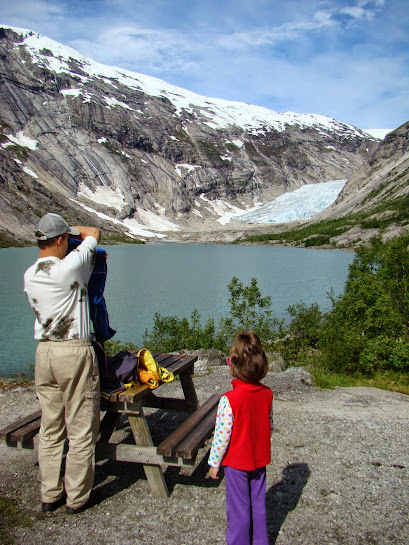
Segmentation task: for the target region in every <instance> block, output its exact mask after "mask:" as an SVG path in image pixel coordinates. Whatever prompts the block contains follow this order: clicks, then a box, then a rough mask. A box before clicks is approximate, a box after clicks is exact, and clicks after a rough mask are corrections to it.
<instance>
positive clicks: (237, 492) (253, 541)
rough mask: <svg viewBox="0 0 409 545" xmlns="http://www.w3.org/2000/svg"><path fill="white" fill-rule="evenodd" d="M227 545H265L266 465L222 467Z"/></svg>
mask: <svg viewBox="0 0 409 545" xmlns="http://www.w3.org/2000/svg"><path fill="white" fill-rule="evenodd" d="M224 475H225V479H226V513H227V532H226V540H227V544H228V545H268V535H267V516H266V468H265V467H260V468H258V469H255V470H254V471H241V470H239V469H233V468H232V467H228V466H225V467H224Z"/></svg>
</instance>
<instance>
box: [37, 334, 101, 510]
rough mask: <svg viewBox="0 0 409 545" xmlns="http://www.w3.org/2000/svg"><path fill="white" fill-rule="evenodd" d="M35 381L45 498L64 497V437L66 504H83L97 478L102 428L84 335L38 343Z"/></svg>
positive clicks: (95, 367)
mask: <svg viewBox="0 0 409 545" xmlns="http://www.w3.org/2000/svg"><path fill="white" fill-rule="evenodd" d="M35 384H36V390H37V395H38V399H39V401H40V405H41V409H42V420H41V428H40V434H39V437H40V440H39V448H38V461H39V465H40V474H41V499H42V501H43V502H45V503H53V502H55V501H58V500H59V499H60V498H61V497H62V496H63V495H64V485H63V482H62V479H61V461H62V455H63V450H64V443H65V439H66V438H68V454H67V457H66V464H65V492H66V493H67V505H68V506H69V507H80V506H82V505H84V504H85V503H86V502H87V501H88V498H89V495H90V493H91V489H92V485H93V481H94V452H95V442H96V440H97V435H98V430H99V406H100V399H99V374H98V364H97V360H96V356H95V352H94V349H93V348H92V345H91V342H90V341H89V340H85V339H79V340H70V341H62V342H54V341H45V342H39V343H38V347H37V351H36V361H35Z"/></svg>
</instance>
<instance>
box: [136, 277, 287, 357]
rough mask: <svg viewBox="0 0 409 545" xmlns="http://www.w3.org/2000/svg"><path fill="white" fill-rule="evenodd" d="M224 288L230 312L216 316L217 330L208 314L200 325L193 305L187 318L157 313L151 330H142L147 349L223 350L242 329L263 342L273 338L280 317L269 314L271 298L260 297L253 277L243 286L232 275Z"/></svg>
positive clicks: (278, 326) (278, 328) (276, 333)
mask: <svg viewBox="0 0 409 545" xmlns="http://www.w3.org/2000/svg"><path fill="white" fill-rule="evenodd" d="M228 290H229V292H230V298H229V303H230V312H229V315H228V316H227V317H223V318H221V319H220V323H219V326H218V328H217V330H216V324H215V321H214V319H213V318H209V319H208V320H207V322H206V324H205V326H204V327H202V325H201V319H200V314H199V313H198V311H197V310H196V309H195V310H193V312H192V313H191V315H190V321H189V320H188V319H187V318H178V317H176V316H162V315H161V314H158V313H157V314H155V318H154V324H153V329H152V331H150V332H149V331H148V330H146V331H145V335H144V339H143V342H144V345H145V346H147V347H148V348H149V349H150V350H157V351H164V352H172V351H175V350H180V349H181V348H184V349H188V350H197V349H199V348H204V349H206V348H215V349H217V350H221V351H224V352H226V351H228V350H229V348H230V346H231V343H232V342H233V339H234V336H235V335H236V333H237V332H238V331H240V330H242V329H246V330H249V329H252V330H254V331H256V332H257V334H258V335H259V336H260V339H261V341H262V342H263V343H264V344H266V345H267V344H270V343H271V342H272V341H274V340H275V339H277V337H278V332H279V331H281V329H282V324H283V321H282V320H278V319H277V318H274V317H272V311H271V298H270V297H262V295H261V291H260V289H259V287H258V283H257V279H256V278H252V279H251V282H250V284H249V285H248V286H244V285H243V283H242V282H240V280H239V279H238V278H237V277H233V278H232V280H231V282H230V283H229V285H228Z"/></svg>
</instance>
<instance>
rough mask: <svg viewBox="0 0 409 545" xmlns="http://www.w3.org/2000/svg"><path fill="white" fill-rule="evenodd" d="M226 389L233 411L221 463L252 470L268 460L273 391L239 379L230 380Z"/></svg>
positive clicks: (269, 459)
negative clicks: (225, 449) (228, 436)
mask: <svg viewBox="0 0 409 545" xmlns="http://www.w3.org/2000/svg"><path fill="white" fill-rule="evenodd" d="M232 385H233V390H232V391H230V392H227V393H226V394H225V395H226V396H227V398H228V400H229V403H230V406H231V408H232V411H233V417H234V420H233V429H232V434H231V437H230V444H229V447H228V449H227V451H226V454H225V456H224V458H223V462H222V465H224V466H229V467H233V468H234V469H241V470H243V471H253V470H254V469H257V468H259V467H265V466H266V465H267V464H269V463H270V461H271V442H270V412H271V408H272V403H273V392H272V391H271V390H270V388H268V387H267V386H264V385H263V384H261V383H257V384H250V383H249V382H244V381H243V380H240V379H235V380H233V381H232Z"/></svg>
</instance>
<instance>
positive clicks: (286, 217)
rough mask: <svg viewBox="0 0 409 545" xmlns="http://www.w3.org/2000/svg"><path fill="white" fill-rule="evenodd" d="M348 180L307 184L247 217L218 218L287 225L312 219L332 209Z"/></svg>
mask: <svg viewBox="0 0 409 545" xmlns="http://www.w3.org/2000/svg"><path fill="white" fill-rule="evenodd" d="M346 182H347V180H332V181H329V182H321V183H318V184H307V185H304V186H302V187H300V188H299V189H296V190H295V191H291V192H290V193H284V195H280V196H279V197H277V198H276V199H275V200H274V201H271V202H269V203H268V204H265V205H263V206H257V207H255V208H253V209H251V210H248V211H247V212H245V213H244V214H239V215H231V214H229V217H228V218H227V217H226V218H225V220H227V221H223V218H220V219H219V222H220V223H228V221H230V219H233V220H236V221H242V222H245V223H288V222H290V221H296V220H305V219H310V218H312V217H313V216H315V215H316V214H318V212H321V210H324V208H327V207H328V206H330V205H331V204H332V203H333V202H334V201H335V200H336V198H337V197H338V195H339V193H340V191H341V190H342V188H343V187H344V185H345V184H346Z"/></svg>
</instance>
